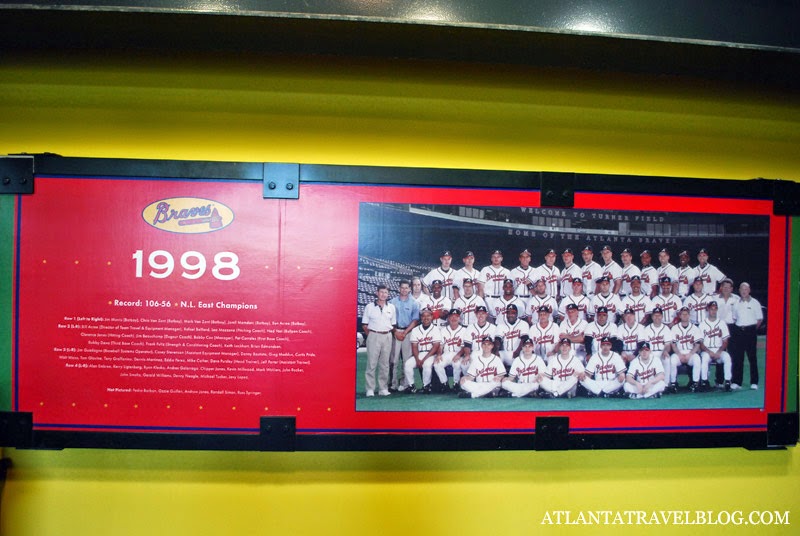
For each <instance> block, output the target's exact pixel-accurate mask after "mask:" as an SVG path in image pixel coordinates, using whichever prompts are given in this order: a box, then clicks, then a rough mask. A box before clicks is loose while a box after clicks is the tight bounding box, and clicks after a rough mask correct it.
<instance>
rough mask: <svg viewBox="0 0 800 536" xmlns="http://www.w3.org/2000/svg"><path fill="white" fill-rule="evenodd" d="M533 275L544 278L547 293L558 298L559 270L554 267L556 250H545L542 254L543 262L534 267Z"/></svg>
mask: <svg viewBox="0 0 800 536" xmlns="http://www.w3.org/2000/svg"><path fill="white" fill-rule="evenodd" d="M534 277H535V278H536V279H544V283H545V287H546V292H547V294H548V295H550V296H552V297H553V298H558V296H559V293H558V292H559V291H558V280H559V279H560V278H561V271H560V270H559V269H558V268H557V267H556V250H554V249H548V250H547V252H546V253H545V254H544V263H543V264H541V265H539V267H538V268H536V273H535V274H534Z"/></svg>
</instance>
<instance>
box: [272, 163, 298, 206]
mask: <svg viewBox="0 0 800 536" xmlns="http://www.w3.org/2000/svg"><path fill="white" fill-rule="evenodd" d="M299 197H300V164H272V163H269V162H268V163H266V164H264V199H299Z"/></svg>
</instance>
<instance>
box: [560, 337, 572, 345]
mask: <svg viewBox="0 0 800 536" xmlns="http://www.w3.org/2000/svg"><path fill="white" fill-rule="evenodd" d="M558 344H569V345H570V346H572V341H571V340H569V339H568V338H566V337H564V338H563V339H561V340H560V341H558Z"/></svg>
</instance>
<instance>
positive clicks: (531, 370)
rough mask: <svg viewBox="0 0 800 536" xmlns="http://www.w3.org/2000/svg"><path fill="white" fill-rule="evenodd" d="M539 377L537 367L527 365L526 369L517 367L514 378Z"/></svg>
mask: <svg viewBox="0 0 800 536" xmlns="http://www.w3.org/2000/svg"><path fill="white" fill-rule="evenodd" d="M538 375H539V366H538V365H528V366H527V367H517V370H516V376H517V377H519V378H531V377H536V376H538Z"/></svg>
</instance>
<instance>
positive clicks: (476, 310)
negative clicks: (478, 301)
mask: <svg viewBox="0 0 800 536" xmlns="http://www.w3.org/2000/svg"><path fill="white" fill-rule="evenodd" d="M475 312H476V313H481V312H483V313H488V312H489V310H488V309H487V308H486V306H485V305H479V306H477V307H476V308H475Z"/></svg>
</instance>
